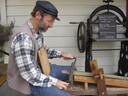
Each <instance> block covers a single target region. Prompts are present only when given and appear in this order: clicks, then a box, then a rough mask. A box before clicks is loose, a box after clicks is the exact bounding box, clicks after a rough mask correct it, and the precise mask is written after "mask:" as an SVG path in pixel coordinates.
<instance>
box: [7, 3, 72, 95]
mask: <svg viewBox="0 0 128 96" xmlns="http://www.w3.org/2000/svg"><path fill="white" fill-rule="evenodd" d="M31 15H32V17H31V18H30V19H29V20H28V21H27V22H26V23H25V24H23V25H22V26H21V27H20V28H19V29H17V30H16V31H15V32H13V36H12V43H11V51H10V56H9V64H8V70H7V79H8V85H9V86H10V87H11V88H12V89H14V90H17V91H19V92H21V93H23V94H27V95H28V96H71V94H69V93H67V92H66V91H64V90H66V89H67V86H68V83H66V82H63V81H62V80H67V75H62V74H61V70H62V69H70V68H69V67H68V66H63V67H62V66H57V65H55V64H52V65H51V73H50V75H49V76H46V75H44V74H43V73H42V71H41V67H40V62H39V59H38V58H37V57H38V56H37V51H38V50H40V49H41V48H42V47H43V46H45V43H44V37H43V35H42V32H46V31H47V30H48V28H52V27H53V23H54V21H55V19H56V20H60V19H59V18H58V11H57V9H56V8H55V6H54V5H53V4H51V3H50V2H48V1H37V2H36V6H35V7H34V9H33V12H32V13H31ZM47 54H48V57H49V58H59V57H63V58H64V59H66V60H67V59H73V56H72V55H71V54H68V53H64V52H61V51H58V50H54V49H47Z"/></svg>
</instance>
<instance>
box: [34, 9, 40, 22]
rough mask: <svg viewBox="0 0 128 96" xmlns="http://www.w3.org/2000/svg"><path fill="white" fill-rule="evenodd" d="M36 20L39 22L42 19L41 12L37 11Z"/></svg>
mask: <svg viewBox="0 0 128 96" xmlns="http://www.w3.org/2000/svg"><path fill="white" fill-rule="evenodd" d="M35 18H36V19H38V20H40V19H41V13H40V11H36V15H35Z"/></svg>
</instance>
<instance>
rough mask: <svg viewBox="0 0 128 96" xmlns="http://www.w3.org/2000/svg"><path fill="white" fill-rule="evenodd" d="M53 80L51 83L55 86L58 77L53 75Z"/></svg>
mask: <svg viewBox="0 0 128 96" xmlns="http://www.w3.org/2000/svg"><path fill="white" fill-rule="evenodd" d="M51 80H52V82H51V84H52V85H53V86H55V85H56V83H57V79H56V78H53V77H51Z"/></svg>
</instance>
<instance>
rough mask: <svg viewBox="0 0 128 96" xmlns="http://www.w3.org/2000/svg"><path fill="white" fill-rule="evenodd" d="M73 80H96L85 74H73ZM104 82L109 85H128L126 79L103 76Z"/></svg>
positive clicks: (87, 81) (89, 81) (92, 81)
mask: <svg viewBox="0 0 128 96" xmlns="http://www.w3.org/2000/svg"><path fill="white" fill-rule="evenodd" d="M74 81H77V82H84V83H85V82H86V83H92V84H96V80H95V78H94V77H87V76H74ZM105 84H106V85H110V86H119V87H128V80H125V79H124V80H123V79H117V78H106V77H105Z"/></svg>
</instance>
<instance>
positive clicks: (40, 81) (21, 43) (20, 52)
mask: <svg viewBox="0 0 128 96" xmlns="http://www.w3.org/2000/svg"><path fill="white" fill-rule="evenodd" d="M28 25H29V26H30V28H31V30H32V33H33V36H35V37H36V43H37V45H38V50H39V49H40V48H41V47H42V46H45V44H44V37H43V35H42V33H40V34H36V32H34V29H33V26H32V24H31V22H30V21H28ZM11 48H12V53H13V54H14V56H15V60H16V63H17V67H18V68H19V72H20V75H21V77H22V78H24V79H25V80H26V81H28V82H29V83H30V84H32V85H34V86H40V87H51V86H53V85H56V82H57V79H56V78H53V77H51V76H46V75H44V74H43V73H42V72H41V67H40V66H39V61H38V60H37V68H36V67H35V66H34V61H33V60H34V56H35V53H34V44H33V43H32V40H31V38H30V37H29V36H28V35H27V34H26V33H22V32H21V33H19V34H17V35H16V36H15V37H14V39H13V41H12V44H11ZM47 53H48V57H49V58H59V57H60V53H61V52H60V51H57V50H54V49H47Z"/></svg>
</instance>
